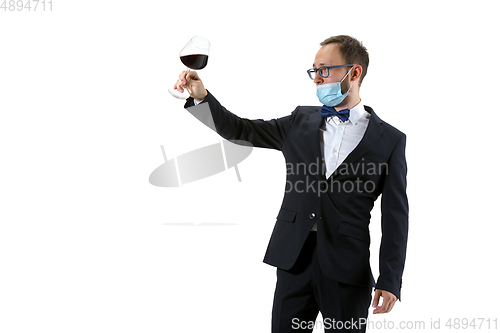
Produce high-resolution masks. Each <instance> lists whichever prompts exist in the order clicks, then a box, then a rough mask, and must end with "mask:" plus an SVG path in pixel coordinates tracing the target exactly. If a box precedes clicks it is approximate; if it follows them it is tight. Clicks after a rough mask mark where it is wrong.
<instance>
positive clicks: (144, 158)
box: [0, 0, 500, 333]
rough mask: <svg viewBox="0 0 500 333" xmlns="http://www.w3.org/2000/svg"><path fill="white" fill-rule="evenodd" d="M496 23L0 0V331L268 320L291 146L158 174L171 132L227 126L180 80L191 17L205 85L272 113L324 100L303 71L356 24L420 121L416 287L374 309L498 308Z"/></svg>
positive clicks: (471, 13)
mask: <svg viewBox="0 0 500 333" xmlns="http://www.w3.org/2000/svg"><path fill="white" fill-rule="evenodd" d="M498 31H499V24H498V17H497V3H496V2H495V1H481V0H479V1H471V2H464V1H418V2H414V3H412V4H410V3H409V2H407V1H404V2H403V1H303V2H300V3H299V2H290V1H250V2H245V3H242V2H237V1H211V2H209V1H195V0H193V1H184V2H181V1H179V2H174V1H159V0H143V1H117V0H116V1H110V0H106V1H103V0H101V1H97V0H87V1H70V0H65V1H61V0H59V1H57V0H53V11H52V12H42V11H37V12H27V11H22V12H9V11H7V12H4V11H3V10H2V11H0V43H1V44H0V112H1V118H0V154H1V161H2V162H1V164H0V168H1V172H0V191H1V192H0V195H1V208H0V331H1V332H5V333H14V332H23V333H25V332H26V333H27V332H30V333H31V332H52V333H56V332H65V333H67V332H72V333H73V332H141V333H142V332H148V333H153V332H199V331H203V332H269V331H270V321H271V308H272V298H273V293H274V286H275V269H274V268H273V267H270V266H268V265H265V264H263V263H262V258H263V256H264V252H265V249H266V246H267V242H268V240H269V236H270V234H271V231H272V228H273V226H274V222H275V217H276V214H277V212H278V209H279V205H280V203H281V199H282V195H283V189H284V180H285V164H284V159H283V157H282V155H281V153H280V152H277V151H271V150H262V149H255V150H254V151H253V153H252V154H251V155H250V157H249V158H247V159H246V160H245V161H243V162H242V163H241V164H240V165H239V170H240V173H241V177H242V180H243V182H241V183H239V182H238V181H237V178H236V174H235V173H234V170H228V171H226V172H224V173H220V174H217V175H215V176H213V177H211V178H207V179H204V180H201V181H198V182H196V183H191V184H186V185H184V186H182V187H179V188H161V187H155V186H152V185H151V184H149V182H148V177H149V174H150V173H151V172H152V171H153V170H154V169H155V168H156V167H158V166H159V165H160V164H161V163H163V156H162V153H161V149H160V145H163V146H164V147H165V151H166V154H167V156H168V157H169V158H172V157H175V156H179V155H181V154H183V153H185V152H188V151H191V150H193V149H196V148H200V147H202V146H206V145H209V144H212V143H216V142H218V140H220V138H219V137H218V136H217V135H216V134H215V133H213V132H211V131H210V130H209V129H207V128H206V127H205V126H203V125H202V124H200V123H198V122H197V121H196V120H195V119H194V118H193V117H192V116H191V115H189V114H188V113H187V112H186V111H185V110H184V109H183V102H181V101H179V100H176V99H174V98H173V97H171V96H170V95H169V94H168V92H167V88H168V87H169V86H170V85H173V83H174V82H175V80H176V77H177V75H178V74H179V72H180V71H181V70H183V69H184V67H183V65H182V64H181V62H180V61H179V58H178V53H179V51H180V49H181V48H182V47H183V46H184V45H185V43H186V42H187V41H188V40H189V38H191V36H193V35H203V36H205V37H207V38H208V39H209V40H210V41H211V43H212V48H211V52H210V58H209V63H208V66H207V67H206V68H205V69H203V70H202V71H200V75H201V76H202V79H203V81H204V83H205V85H206V87H207V88H208V89H209V90H210V91H211V92H212V93H213V94H214V95H215V96H216V97H217V98H218V99H219V100H220V101H221V102H222V104H223V105H225V106H226V107H227V108H228V109H230V110H231V111H233V112H234V113H236V114H238V115H240V116H243V117H248V118H263V119H270V118H275V117H281V116H284V115H288V114H289V113H290V112H291V111H293V109H294V108H295V107H296V106H297V105H310V104H314V105H317V104H318V101H317V99H316V96H315V90H314V84H313V83H312V82H311V81H310V80H309V78H308V77H307V75H306V70H307V69H308V68H310V67H311V65H312V62H313V60H314V55H315V54H316V52H317V50H318V49H319V43H320V42H321V41H322V40H324V39H325V38H327V37H330V36H332V35H338V34H349V35H352V36H354V37H356V38H358V39H359V40H361V41H362V42H363V43H364V45H365V46H366V47H367V49H368V51H369V53H370V67H369V70H368V75H367V76H366V78H365V81H364V82H363V85H362V87H361V97H362V99H363V103H364V104H366V105H370V106H372V107H373V108H374V109H375V111H376V112H377V114H378V115H379V116H380V117H381V118H382V119H384V120H385V121H387V122H389V123H390V124H392V125H394V126H396V127H397V128H399V129H400V130H402V131H403V132H405V133H406V134H407V136H408V141H407V161H408V166H409V173H408V196H409V200H410V223H411V225H410V239H409V244H408V255H407V264H406V269H405V272H404V276H403V280H404V285H403V289H402V302H398V303H397V304H396V306H395V308H394V310H393V311H392V313H390V314H388V315H377V316H374V315H370V320H372V321H378V322H380V323H381V322H382V321H383V320H386V321H393V322H395V323H396V325H397V324H398V323H399V322H402V321H425V323H426V325H427V326H426V328H427V329H430V321H431V318H432V320H433V321H435V320H437V319H440V320H441V330H442V331H447V330H448V328H447V327H446V326H445V323H446V320H447V319H448V318H469V320H470V319H472V318H478V317H483V318H492V319H493V318H495V316H497V317H498V313H500V312H499V306H498V298H499V288H498V286H497V284H498V259H497V258H496V257H497V256H498V253H499V245H498V243H499V241H498V234H499V227H498V223H499V218H498V212H497V211H498V205H499V202H498V201H499V200H498V199H499V196H498V188H499V185H500V184H499V181H498V173H497V170H498V166H497V161H498V158H497V156H496V155H497V152H498V119H499V118H498V111H499V107H498V102H497V97H498V88H499V87H498V83H497V79H498V74H499V69H498V41H497V40H498V36H497V32H498ZM379 218H380V213H379V211H378V209H375V210H374V212H373V221H372V225H371V230H372V237H373V243H372V261H373V270H374V275H375V277H377V275H378V266H377V255H378V242H379V240H378V238H379V235H380V233H379V229H380V219H379ZM169 223H182V224H184V225H178V226H174V225H169ZM203 223H205V224H206V225H205V226H204V225H203ZM208 223H219V224H227V225H220V226H217V225H215V226H214V225H212V226H210V225H207V224H208ZM380 323H379V325H381V324H380ZM498 324H499V325H500V323H498ZM484 328H485V327H484V326H483V330H485V329H484ZM434 330H435V331H438V330H437V329H434ZM476 330H477V328H476ZM318 331H319V330H318ZM369 331H379V332H382V331H384V330H382V329H375V330H369ZM461 331H466V330H465V329H461ZM471 331H472V330H471Z"/></svg>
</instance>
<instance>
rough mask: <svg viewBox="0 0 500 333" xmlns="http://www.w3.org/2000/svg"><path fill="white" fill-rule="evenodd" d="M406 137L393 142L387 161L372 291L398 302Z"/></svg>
mask: <svg viewBox="0 0 500 333" xmlns="http://www.w3.org/2000/svg"><path fill="white" fill-rule="evenodd" d="M405 146H406V136H405V135H404V134H403V135H402V137H401V138H400V139H399V141H398V142H397V144H396V146H395V148H394V150H393V152H392V154H391V157H390V158H389V161H388V168H387V174H386V177H385V181H384V184H383V189H382V202H381V209H382V222H381V225H382V240H381V243H380V259H379V271H380V276H379V278H378V280H377V284H376V286H375V288H377V289H381V290H386V291H389V292H391V293H393V294H394V295H395V296H396V297H397V298H398V299H399V300H401V285H402V276H403V269H404V263H405V258H406V245H407V240H408V198H407V195H406V174H407V166H406V158H405Z"/></svg>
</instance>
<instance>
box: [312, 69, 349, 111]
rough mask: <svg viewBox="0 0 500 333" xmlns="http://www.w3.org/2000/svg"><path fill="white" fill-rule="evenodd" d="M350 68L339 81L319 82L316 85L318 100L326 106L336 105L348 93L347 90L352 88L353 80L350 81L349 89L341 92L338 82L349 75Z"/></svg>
mask: <svg viewBox="0 0 500 333" xmlns="http://www.w3.org/2000/svg"><path fill="white" fill-rule="evenodd" d="M351 70H352V68H351V69H350V70H349V72H347V74H346V75H345V76H344V78H342V80H340V82H333V83H326V84H320V85H317V86H316V96H318V98H319V101H320V102H321V103H322V104H324V105H326V106H330V107H333V106H337V105H339V104H340V103H342V101H343V100H344V99H345V98H346V97H347V95H349V91H350V90H351V88H352V85H353V84H354V81H353V82H352V84H351V86H350V87H349V90H347V91H346V92H345V93H344V94H342V89H341V87H340V84H341V83H342V81H344V79H345V78H346V77H347V75H349V73H350V72H351Z"/></svg>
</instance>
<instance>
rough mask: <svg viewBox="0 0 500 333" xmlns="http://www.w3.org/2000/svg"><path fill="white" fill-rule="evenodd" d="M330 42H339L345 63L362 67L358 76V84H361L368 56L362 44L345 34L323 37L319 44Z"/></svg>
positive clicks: (365, 71)
mask: <svg viewBox="0 0 500 333" xmlns="http://www.w3.org/2000/svg"><path fill="white" fill-rule="evenodd" d="M331 43H335V44H339V46H340V53H341V54H342V56H343V57H344V60H345V61H346V63H347V64H359V65H361V67H362V68H363V72H362V73H361V77H360V78H359V85H361V82H363V79H364V77H365V75H366V73H367V72H368V63H369V57H368V51H367V50H366V47H364V46H363V44H362V43H361V42H360V41H359V40H357V39H356V38H353V37H351V36H346V35H339V36H332V37H330V38H327V39H325V40H324V41H323V42H321V43H320V45H321V46H324V45H327V44H331Z"/></svg>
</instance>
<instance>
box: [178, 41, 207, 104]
mask: <svg viewBox="0 0 500 333" xmlns="http://www.w3.org/2000/svg"><path fill="white" fill-rule="evenodd" d="M209 49H210V42H209V41H208V39H206V38H204V37H201V36H194V37H193V38H191V40H190V41H189V42H188V43H187V44H186V46H184V48H183V49H182V50H181V53H180V54H179V56H180V58H181V61H182V63H183V64H184V65H186V66H187V67H188V69H187V71H186V72H189V70H190V69H203V68H205V66H206V65H207V62H208V51H209ZM183 88H184V87H183ZM168 92H169V93H170V94H172V96H174V97H176V98H179V99H187V98H188V97H189V91H187V89H186V88H184V92H182V93H181V92H179V91H178V90H177V89H174V88H172V87H170V88H169V89H168Z"/></svg>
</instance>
